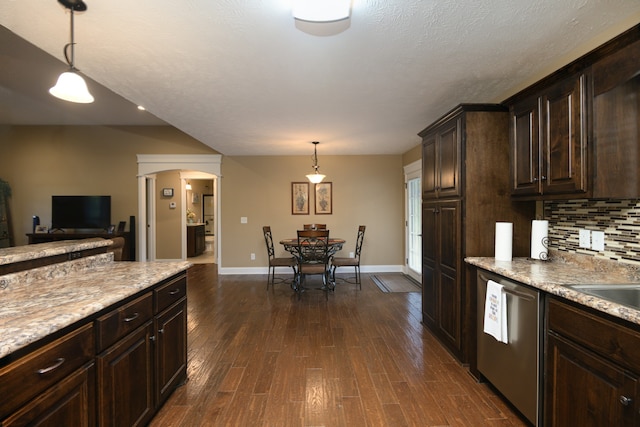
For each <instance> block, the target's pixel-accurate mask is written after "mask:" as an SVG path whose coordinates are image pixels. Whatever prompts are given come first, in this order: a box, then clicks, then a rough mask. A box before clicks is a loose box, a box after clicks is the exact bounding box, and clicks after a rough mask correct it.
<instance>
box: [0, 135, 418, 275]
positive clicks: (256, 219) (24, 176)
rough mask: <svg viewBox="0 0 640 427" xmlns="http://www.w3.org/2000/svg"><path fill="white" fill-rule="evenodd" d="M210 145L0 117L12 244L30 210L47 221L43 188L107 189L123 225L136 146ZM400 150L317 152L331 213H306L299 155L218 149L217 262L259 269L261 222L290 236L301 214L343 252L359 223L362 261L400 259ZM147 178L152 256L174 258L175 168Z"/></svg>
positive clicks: (196, 150)
mask: <svg viewBox="0 0 640 427" xmlns="http://www.w3.org/2000/svg"><path fill="white" fill-rule="evenodd" d="M214 153H216V152H215V151H214V150H212V149H210V148H209V147H207V146H205V145H203V144H201V143H200V142H198V141H196V140H194V139H193V138H191V137H189V136H187V135H185V134H184V133H182V132H180V131H178V130H176V129H175V128H172V127H110V126H75V127H74V126H0V178H2V179H4V180H5V181H8V182H9V184H10V185H11V188H12V191H13V196H12V198H11V200H10V207H11V215H12V220H13V221H12V222H13V232H14V237H15V244H16V245H24V244H26V243H27V238H26V236H25V234H26V233H29V232H31V217H32V216H33V215H39V216H40V219H41V222H42V223H43V224H44V225H50V222H51V195H53V194H108V195H111V196H112V222H113V223H114V224H117V223H118V222H119V221H127V228H128V226H129V224H128V222H129V216H130V215H134V216H135V215H137V181H136V175H137V161H136V154H214ZM407 156H409V157H411V158H413V157H414V156H413V155H411V154H407V155H406V156H402V155H396V156H320V157H319V164H320V170H321V171H322V172H323V173H325V174H327V181H330V182H333V214H332V215H314V214H313V207H312V208H311V214H310V215H292V214H291V182H292V181H303V182H304V181H306V178H305V175H306V174H307V173H309V172H310V171H311V161H310V158H309V156H299V157H297V156H286V157H275V156H273V157H271V156H263V157H223V160H222V173H223V177H222V178H221V179H220V185H221V188H222V194H221V210H222V211H221V218H219V220H220V221H222V222H221V224H220V227H221V230H222V239H223V240H222V241H221V247H222V253H221V257H222V265H221V267H223V268H225V267H229V268H234V267H246V268H251V267H260V268H264V267H265V266H266V265H267V260H266V253H265V248H264V240H263V238H262V226H263V225H271V226H272V228H273V231H274V236H275V238H276V239H282V238H284V237H290V236H291V237H293V236H295V231H296V230H297V228H298V227H300V226H301V225H302V224H303V223H307V222H326V223H327V224H329V227H330V228H331V232H332V235H335V236H339V237H343V238H345V239H346V240H347V244H346V246H345V253H346V252H349V251H353V247H354V245H355V235H356V229H357V226H358V225H360V224H365V225H367V233H366V237H365V246H364V250H363V264H365V265H393V266H398V265H402V264H403V259H404V213H403V212H404V211H403V205H404V199H403V197H404V191H403V172H402V166H403V165H404V164H405V160H404V158H405V157H407ZM157 180H158V181H157V182H156V190H157V192H158V195H159V196H160V197H158V199H157V200H158V204H157V206H156V208H157V209H156V215H157V220H158V234H157V242H158V245H157V252H156V256H157V257H158V259H176V258H179V257H180V244H181V242H180V228H179V227H180V226H179V225H178V224H179V223H180V220H181V218H180V203H183V201H182V200H181V197H180V194H181V192H180V180H179V174H178V173H177V171H169V172H166V173H162V174H158V176H157ZM209 182H210V181H209ZM195 184H196V185H197V184H198V183H197V182H196V183H195ZM165 187H169V188H173V189H174V197H173V198H172V199H168V198H163V197H162V196H161V194H160V193H161V191H162V188H165ZM311 188H313V187H311ZM198 192H200V193H203V192H205V190H202V191H200V190H198ZM312 200H313V199H312ZM170 201H175V202H176V203H177V206H178V207H177V208H176V209H175V210H170V209H169V208H168V204H169V203H170ZM241 216H246V217H247V218H248V223H247V224H240V217H241ZM138 223H139V221H138ZM278 249H280V248H278ZM251 253H255V254H256V260H255V261H251V260H250V254H251Z"/></svg>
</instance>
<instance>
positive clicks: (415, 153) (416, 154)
mask: <svg viewBox="0 0 640 427" xmlns="http://www.w3.org/2000/svg"><path fill="white" fill-rule="evenodd" d="M418 160H422V144H418V145H416V146H415V147H413V148H412V149H411V150H409V151H407V152H405V153H404V154H403V155H402V165H403V166H406V165H408V164H411V163H413V162H416V161H418Z"/></svg>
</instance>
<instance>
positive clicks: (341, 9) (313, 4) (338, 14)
mask: <svg viewBox="0 0 640 427" xmlns="http://www.w3.org/2000/svg"><path fill="white" fill-rule="evenodd" d="M350 12H351V0H293V17H294V18H296V19H300V20H302V21H310V22H332V21H340V20H342V19H347V18H348V17H349V14H350Z"/></svg>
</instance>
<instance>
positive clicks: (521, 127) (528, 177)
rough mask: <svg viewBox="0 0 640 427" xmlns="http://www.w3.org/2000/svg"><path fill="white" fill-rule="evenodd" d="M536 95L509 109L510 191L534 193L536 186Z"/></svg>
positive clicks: (537, 149)
mask: <svg viewBox="0 0 640 427" xmlns="http://www.w3.org/2000/svg"><path fill="white" fill-rule="evenodd" d="M539 111H540V110H539V108H538V98H537V97H532V98H529V99H526V100H524V101H522V102H520V103H518V104H515V105H514V106H513V107H512V109H511V123H510V129H509V130H510V131H511V194H513V195H535V194H539V193H540V191H541V189H540V180H539V177H540V158H541V156H542V153H541V152H540V143H539V125H540V114H539Z"/></svg>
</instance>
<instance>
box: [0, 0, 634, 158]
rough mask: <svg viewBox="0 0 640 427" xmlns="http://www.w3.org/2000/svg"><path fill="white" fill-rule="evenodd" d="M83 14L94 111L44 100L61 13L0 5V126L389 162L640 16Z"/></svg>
mask: <svg viewBox="0 0 640 427" xmlns="http://www.w3.org/2000/svg"><path fill="white" fill-rule="evenodd" d="M86 3H87V6H88V10H87V11H86V12H84V13H76V15H75V41H76V43H77V45H76V50H75V62H76V66H77V67H78V68H79V69H80V70H81V71H82V72H83V74H84V75H86V76H88V77H89V78H90V81H89V84H90V90H91V91H92V92H93V94H94V96H95V97H96V102H95V103H94V104H88V105H75V104H69V103H66V102H64V101H60V100H57V99H55V98H52V97H51V96H49V95H48V93H47V90H48V88H49V87H51V86H53V84H54V83H55V80H56V78H57V76H58V74H59V73H60V72H62V71H64V70H65V68H66V64H65V63H64V59H63V55H62V48H63V46H64V45H65V44H66V43H67V42H68V38H69V13H68V11H66V10H65V9H64V7H62V6H61V5H60V4H59V3H58V2H57V1H56V0H2V1H1V2H0V24H1V25H2V26H3V27H5V28H3V29H2V31H0V59H1V64H0V67H1V68H0V123H2V124H104V125H118V124H127V125H130V124H143V125H148V124H164V123H168V124H170V125H172V126H175V127H176V128H178V129H180V130H182V131H183V132H185V133H187V134H189V135H191V136H192V137H194V138H196V139H198V140H200V141H202V142H203V143H205V144H207V145H209V146H211V147H212V148H214V149H216V150H218V151H219V152H220V153H222V154H225V155H287V154H291V155H300V154H309V153H310V152H311V151H312V146H311V145H310V144H309V142H310V141H313V140H318V141H320V142H321V143H320V145H319V146H318V153H319V155H327V154H354V155H355V154H399V153H402V152H404V151H406V150H408V149H410V148H412V147H414V146H415V145H417V144H418V143H419V142H420V141H419V138H418V136H417V135H416V134H417V133H418V132H419V131H420V130H422V129H423V128H424V127H425V126H427V125H428V124H429V123H430V122H432V121H433V120H435V119H437V118H438V117H440V116H441V115H442V114H444V113H445V112H447V111H448V110H449V109H451V108H452V107H454V106H455V105H457V104H458V103H461V102H499V101H501V100H502V99H504V98H506V97H508V96H510V95H512V94H513V93H515V92H516V91H517V90H520V89H522V88H523V85H524V84H525V83H526V82H531V79H532V78H534V77H535V76H539V75H540V73H542V72H548V71H551V70H550V69H549V67H551V66H555V67H556V68H557V67H558V66H560V65H563V64H564V63H562V62H561V61H562V60H565V59H566V58H565V56H566V55H568V54H569V53H570V52H573V51H575V50H576V49H580V47H581V46H583V45H584V44H585V43H586V42H588V41H590V40H593V39H594V38H598V37H601V36H602V35H603V34H607V32H610V31H611V29H612V28H615V29H616V30H617V29H620V31H617V32H621V31H622V30H624V29H626V28H629V27H631V26H632V25H634V23H637V22H639V21H640V1H638V0H562V1H558V0H512V1H504V0H457V1H451V0H353V1H352V16H351V19H349V20H347V21H341V22H337V23H331V24H312V23H305V22H297V21H295V20H294V19H293V18H292V17H291V13H290V1H286V0H215V1H214V0H181V1H166V0H135V1H124V0H108V1H98V0H86ZM615 34H617V33H614V34H613V35H615ZM16 36H19V37H16ZM23 39H24V40H23ZM603 41H604V40H603ZM582 53H584V52H582ZM570 59H574V58H570ZM565 62H566V61H565ZM131 103H133V104H131ZM137 104H140V105H143V106H145V107H146V109H147V112H140V111H138V110H137V109H135V105H137Z"/></svg>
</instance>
